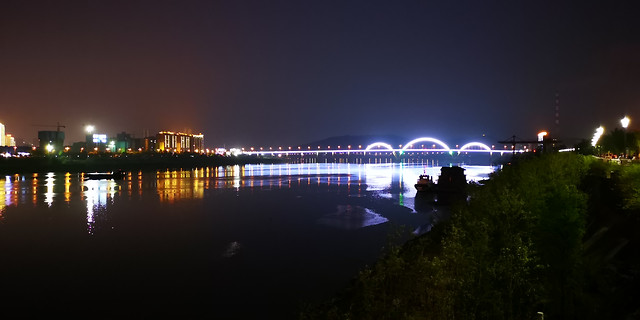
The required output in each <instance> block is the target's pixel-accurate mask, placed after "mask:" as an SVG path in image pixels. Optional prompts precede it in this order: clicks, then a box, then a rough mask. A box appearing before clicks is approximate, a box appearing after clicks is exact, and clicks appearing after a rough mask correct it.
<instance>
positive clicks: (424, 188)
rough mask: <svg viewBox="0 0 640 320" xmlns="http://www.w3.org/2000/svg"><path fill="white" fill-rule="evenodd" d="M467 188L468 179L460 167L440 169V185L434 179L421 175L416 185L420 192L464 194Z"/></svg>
mask: <svg viewBox="0 0 640 320" xmlns="http://www.w3.org/2000/svg"><path fill="white" fill-rule="evenodd" d="M466 186H467V177H466V176H465V174H464V169H463V168H461V167H458V166H453V167H442V168H440V177H439V178H438V183H435V182H434V181H433V177H431V176H429V175H426V174H421V175H420V176H419V178H418V181H417V182H416V184H415V187H416V190H418V192H436V193H461V194H464V193H465V191H466Z"/></svg>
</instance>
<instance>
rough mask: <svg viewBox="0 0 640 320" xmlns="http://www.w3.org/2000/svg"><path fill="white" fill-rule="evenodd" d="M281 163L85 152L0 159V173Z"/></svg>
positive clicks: (259, 159) (255, 158) (238, 158)
mask: <svg viewBox="0 0 640 320" xmlns="http://www.w3.org/2000/svg"><path fill="white" fill-rule="evenodd" d="M281 162H282V160H280V159H275V158H265V157H258V156H232V157H225V156H219V155H214V156H211V155H198V154H122V155H117V156H112V155H109V156H103V155H86V154H85V155H70V156H57V157H28V158H5V159H0V174H4V175H14V174H29V173H44V172H70V173H79V172H105V171H114V170H124V171H139V170H143V171H146V170H162V169H192V168H201V167H218V166H228V165H245V164H260V163H266V164H271V163H281Z"/></svg>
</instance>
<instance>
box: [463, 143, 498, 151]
mask: <svg viewBox="0 0 640 320" xmlns="http://www.w3.org/2000/svg"><path fill="white" fill-rule="evenodd" d="M473 147H480V148H482V149H484V150H487V151H491V148H490V147H489V146H488V145H486V144H484V143H482V142H469V143H467V144H465V145H464V146H462V147H460V151H463V150H467V149H469V148H473Z"/></svg>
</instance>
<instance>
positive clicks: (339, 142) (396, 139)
mask: <svg viewBox="0 0 640 320" xmlns="http://www.w3.org/2000/svg"><path fill="white" fill-rule="evenodd" d="M409 140H410V139H408V138H406V137H401V136H396V135H345V136H336V137H329V138H325V139H322V140H317V141H312V142H307V143H303V144H300V146H304V147H307V146H309V147H312V148H314V147H315V148H317V147H318V146H321V147H323V148H325V147H327V146H331V147H335V148H337V146H341V147H342V148H346V147H347V146H351V148H353V149H356V148H358V146H362V148H366V146H368V145H370V144H372V143H375V142H384V143H388V144H390V145H392V146H398V145H400V144H404V143H406V142H408V141H409Z"/></svg>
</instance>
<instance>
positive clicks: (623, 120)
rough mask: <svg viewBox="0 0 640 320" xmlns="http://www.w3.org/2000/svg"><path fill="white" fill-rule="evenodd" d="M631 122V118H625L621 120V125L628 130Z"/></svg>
mask: <svg viewBox="0 0 640 320" xmlns="http://www.w3.org/2000/svg"><path fill="white" fill-rule="evenodd" d="M629 122H631V119H629V117H627V116H624V118H622V119H620V124H622V127H623V128H625V129H627V127H628V126H629Z"/></svg>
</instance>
